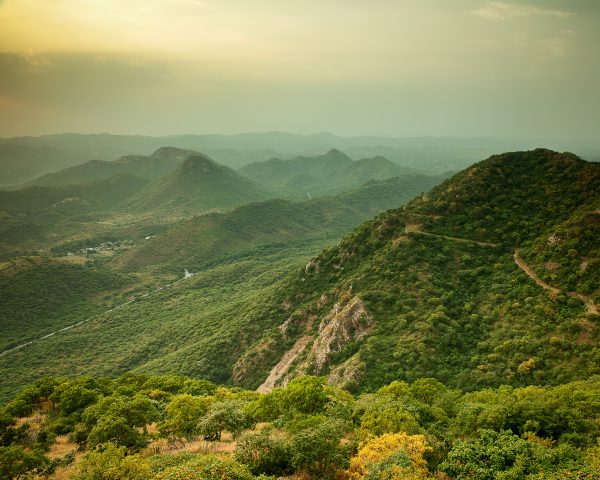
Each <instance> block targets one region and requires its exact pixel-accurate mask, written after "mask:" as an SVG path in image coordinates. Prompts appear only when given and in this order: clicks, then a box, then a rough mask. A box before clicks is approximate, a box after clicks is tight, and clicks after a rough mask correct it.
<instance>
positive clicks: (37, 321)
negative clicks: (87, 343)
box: [0, 257, 133, 383]
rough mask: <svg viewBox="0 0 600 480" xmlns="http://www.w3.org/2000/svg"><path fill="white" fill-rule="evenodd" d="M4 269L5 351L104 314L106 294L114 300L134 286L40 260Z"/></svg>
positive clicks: (0, 301) (0, 289)
mask: <svg viewBox="0 0 600 480" xmlns="http://www.w3.org/2000/svg"><path fill="white" fill-rule="evenodd" d="M3 267H4V269H3V270H2V271H1V272H0V318H2V319H3V320H2V337H1V338H0V351H3V350H6V349H8V348H10V347H13V346H16V345H18V344H21V343H24V342H26V341H29V340H32V339H35V338H39V337H41V336H43V335H45V334H48V333H51V332H52V331H54V330H53V329H54V328H63V327H66V326H68V325H72V324H74V323H77V322H78V321H80V320H83V319H85V318H87V317H89V316H91V315H93V314H94V313H99V312H101V311H104V310H105V309H106V308H107V305H106V303H107V302H106V301H105V302H102V303H105V305H102V304H99V303H100V302H99V301H98V299H99V298H102V296H103V293H104V294H105V295H107V297H106V300H108V299H109V298H110V297H111V293H112V292H113V291H115V290H117V289H119V288H123V287H125V286H128V285H130V284H132V283H133V278H128V277H126V276H125V275H123V274H119V273H115V272H111V271H106V270H102V269H94V268H89V267H88V266H85V265H77V264H73V263H66V262H63V261H60V260H54V259H44V258H40V257H23V258H20V259H19V260H17V261H14V262H11V263H9V264H7V265H4V266H3ZM108 305H110V303H109V304H108ZM3 383H4V382H3Z"/></svg>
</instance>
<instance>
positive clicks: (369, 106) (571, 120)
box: [0, 0, 600, 138]
mask: <svg viewBox="0 0 600 480" xmlns="http://www.w3.org/2000/svg"><path fill="white" fill-rule="evenodd" d="M269 130H285V131H292V132H298V133H312V132H318V131H331V132H333V133H338V134H343V135H356V134H378V135H391V136H415V135H419V136H420V135H433V136H494V137H503V136H517V137H548V138H552V137H560V138H597V137H598V133H599V132H600V0H528V1H525V2H520V1H512V2H491V1H480V0H414V1H404V0H252V1H251V0H0V136H11V135H20V134H40V133H55V132H64V131H72V132H105V131H106V132H111V133H141V134H174V133H237V132H243V131H269Z"/></svg>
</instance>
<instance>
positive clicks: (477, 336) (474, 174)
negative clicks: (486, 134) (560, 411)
mask: <svg viewBox="0 0 600 480" xmlns="http://www.w3.org/2000/svg"><path fill="white" fill-rule="evenodd" d="M599 197H600V165H597V164H592V163H588V162H585V161H583V160H580V159H579V158H577V157H575V156H574V155H571V154H559V153H556V152H552V151H549V150H542V149H539V150H534V151H530V152H517V153H508V154H504V155H498V156H494V157H491V158H490V159H488V160H486V161H484V162H480V163H479V164H476V165H474V166H472V167H470V168H468V169H467V170H465V171H463V172H461V173H459V174H457V175H456V176H454V177H453V178H451V179H449V180H447V181H446V182H444V183H443V184H441V185H440V186H438V187H436V188H434V189H433V190H432V191H431V192H429V193H428V194H426V195H422V196H419V197H417V198H416V199H415V200H413V201H412V202H410V203H409V205H407V206H406V207H405V208H401V209H398V210H394V211H389V212H386V213H384V214H382V215H380V216H379V217H378V218H377V219H375V220H374V221H372V222H368V223H366V224H364V225H362V226H360V227H359V228H357V229H356V230H355V231H354V233H352V234H351V235H349V236H348V237H346V238H345V239H344V240H343V241H342V242H341V243H340V245H338V246H337V247H334V248H330V249H328V250H326V251H324V252H323V253H322V254H321V255H319V256H318V257H316V258H314V259H313V260H312V261H311V262H309V263H308V264H307V265H306V267H305V268H304V269H303V270H302V271H300V272H298V274H297V275H296V279H295V280H294V281H293V282H290V283H289V284H288V285H287V286H286V287H285V288H284V289H283V290H281V291H280V292H279V294H278V296H277V297H276V298H275V299H274V301H273V302H272V303H271V304H270V305H269V306H268V307H266V309H265V311H264V313H263V314H262V315H259V316H257V317H256V318H255V320H254V321H255V322H260V323H262V324H263V325H264V327H265V330H266V333H265V334H264V335H263V337H262V339H261V340H260V341H258V342H256V343H254V344H253V345H252V347H251V348H249V349H248V350H247V351H246V353H245V354H244V355H243V356H242V357H241V358H240V359H239V360H238V361H237V363H236V364H235V366H234V367H233V371H232V372H233V379H235V380H236V381H237V382H238V383H240V384H242V385H245V386H249V387H253V388H256V387H257V386H259V385H260V384H261V383H262V382H265V383H264V384H263V388H270V387H272V386H273V385H276V384H278V383H280V382H286V381H288V380H289V379H290V378H293V377H294V376H296V375H300V374H303V373H313V374H320V375H327V376H328V378H329V380H330V381H331V382H333V383H336V384H340V385H345V386H348V387H351V388H356V389H365V388H367V389H368V388H374V387H377V386H380V385H382V384H383V383H385V382H387V381H389V380H392V379H404V380H412V379H416V378H419V377H426V376H433V377H436V378H438V379H440V380H442V381H444V382H447V383H448V384H450V385H455V386H459V387H461V388H465V389H472V388H478V387H482V386H488V385H499V384H502V383H508V384H513V385H526V384H531V383H536V384H540V383H542V384H543V383H550V384H556V383H561V382H565V381H569V380H572V379H577V378H586V377H587V376H589V375H592V374H595V373H598V372H599V365H600V362H599V359H600V351H599V350H598V348H597V344H598V321H599V317H598V315H597V314H595V313H594V312H595V311H596V312H597V306H598V304H599V303H600V296H599V290H598V288H599V285H600V272H599V269H598V263H597V261H596V255H597V253H595V252H597V251H598V248H599V246H600V245H599V244H598V236H597V235H594V232H595V231H596V228H597V227H596V225H597V216H598V214H597V210H596V208H597V202H598V200H599ZM582 225H583V226H584V228H581V226H582ZM557 232H558V233H557ZM553 235H557V236H558V238H559V239H560V240H559V241H558V242H556V241H554V240H553V238H554V237H553ZM573 247H574V248H573ZM534 254H536V256H534ZM548 261H552V263H548ZM527 262H531V264H529V263H527ZM544 262H546V264H545V265H546V268H550V270H551V275H549V274H545V273H544V270H543V268H542V265H544ZM586 262H587V263H586ZM555 264H556V265H555ZM582 265H587V266H586V267H585V268H583V267H582ZM536 270H537V271H539V275H543V276H544V277H545V278H547V279H548V282H551V284H550V283H543V282H540V281H539V280H540V279H539V275H538V274H537V272H536ZM576 270H577V272H576ZM269 327H270V328H269Z"/></svg>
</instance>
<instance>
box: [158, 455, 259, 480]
mask: <svg viewBox="0 0 600 480" xmlns="http://www.w3.org/2000/svg"><path fill="white" fill-rule="evenodd" d="M253 478H254V477H253V475H252V473H250V471H249V470H248V468H247V467H246V466H245V465H241V464H239V463H237V462H235V461H233V460H229V459H224V458H220V457H217V456H215V455H198V456H197V457H196V458H194V459H193V460H190V461H189V462H186V463H184V464H182V465H178V466H175V467H170V468H167V469H166V470H164V471H162V472H160V473H158V474H157V475H156V480H224V479H227V480H252V479H253Z"/></svg>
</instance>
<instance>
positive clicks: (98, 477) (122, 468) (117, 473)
mask: <svg viewBox="0 0 600 480" xmlns="http://www.w3.org/2000/svg"><path fill="white" fill-rule="evenodd" d="M149 478H152V473H151V471H150V467H149V466H148V464H147V463H146V462H145V461H144V460H143V459H142V458H141V457H140V456H139V455H129V456H128V455H126V453H125V447H117V446H116V445H114V444H112V443H108V444H106V445H105V446H104V450H102V451H100V450H97V451H93V452H89V453H87V454H86V455H85V457H83V460H82V461H81V463H80V464H79V473H77V474H76V475H75V477H74V480H148V479H149Z"/></svg>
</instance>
